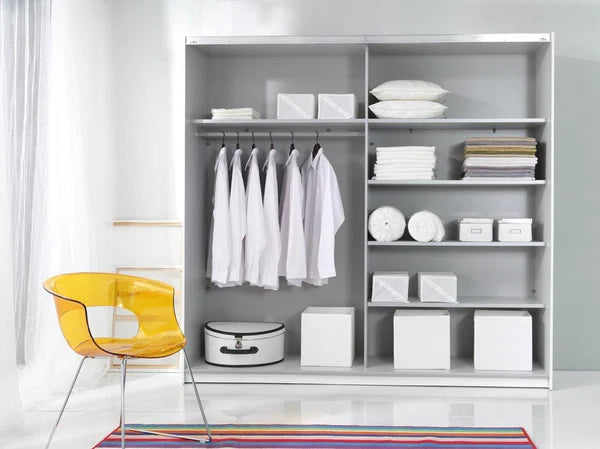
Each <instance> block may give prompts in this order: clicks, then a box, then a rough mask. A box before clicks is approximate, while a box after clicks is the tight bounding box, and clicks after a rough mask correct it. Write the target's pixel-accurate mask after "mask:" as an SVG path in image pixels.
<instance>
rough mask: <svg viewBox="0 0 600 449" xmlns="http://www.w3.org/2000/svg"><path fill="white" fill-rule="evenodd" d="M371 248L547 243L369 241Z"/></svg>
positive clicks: (540, 243)
mask: <svg viewBox="0 0 600 449" xmlns="http://www.w3.org/2000/svg"><path fill="white" fill-rule="evenodd" d="M367 244H368V245H369V246H414V247H419V246H422V247H426V246H427V247H429V246H443V247H450V246H480V247H496V246H500V247H512V246H527V247H529V246H545V245H546V244H545V242H460V241H454V240H446V241H442V242H416V241H413V240H400V241H396V242H377V241H374V240H369V241H368V243H367Z"/></svg>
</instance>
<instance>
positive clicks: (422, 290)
mask: <svg viewBox="0 0 600 449" xmlns="http://www.w3.org/2000/svg"><path fill="white" fill-rule="evenodd" d="M457 284H458V282H457V279H456V275H455V274H454V273H451V272H441V273H419V299H420V300H421V301H422V302H457V295H458V291H457V290H458V285H457Z"/></svg>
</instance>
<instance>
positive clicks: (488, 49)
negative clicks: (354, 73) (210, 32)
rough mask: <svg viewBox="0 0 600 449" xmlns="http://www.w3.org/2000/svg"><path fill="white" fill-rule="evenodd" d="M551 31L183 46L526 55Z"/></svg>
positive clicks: (241, 39)
mask: <svg viewBox="0 0 600 449" xmlns="http://www.w3.org/2000/svg"><path fill="white" fill-rule="evenodd" d="M551 41H552V34H551V33H503V34H424V35H375V36H370V35H356V36H227V37H225V36H188V37H186V45H188V46H194V47H199V48H200V50H201V51H203V52H205V53H207V54H209V55H212V56H255V55H264V56H290V55H298V56H302V55H315V56H317V55H333V54H336V55H339V54H355V55H362V54H364V52H365V48H366V47H367V46H368V48H369V53H370V54H375V55H377V54H382V55H385V54H392V55H399V54H449V53H450V54H452V53H455V54H495V53H498V54H527V53H531V52H534V51H536V50H537V49H539V48H541V47H542V46H544V45H547V44H549V43H550V42H551Z"/></svg>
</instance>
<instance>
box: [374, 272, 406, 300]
mask: <svg viewBox="0 0 600 449" xmlns="http://www.w3.org/2000/svg"><path fill="white" fill-rule="evenodd" d="M371 301H372V302H389V301H391V302H393V301H396V302H408V273H407V272H406V271H397V272H392V271H376V272H375V273H373V287H372V291H371Z"/></svg>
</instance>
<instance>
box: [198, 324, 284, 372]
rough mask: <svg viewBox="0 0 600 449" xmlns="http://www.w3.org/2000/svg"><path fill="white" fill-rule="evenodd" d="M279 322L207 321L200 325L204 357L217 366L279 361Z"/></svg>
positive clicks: (280, 349) (280, 335)
mask: <svg viewBox="0 0 600 449" xmlns="http://www.w3.org/2000/svg"><path fill="white" fill-rule="evenodd" d="M284 335H285V326H284V325H283V324H281V323H248V322H233V321H209V322H208V323H206V324H205V325H204V358H205V359H206V363H210V364H211V365H218V366H237V367H243V366H262V365H271V364H273V363H277V362H281V361H282V360H283V344H284V338H285V337H284Z"/></svg>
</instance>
